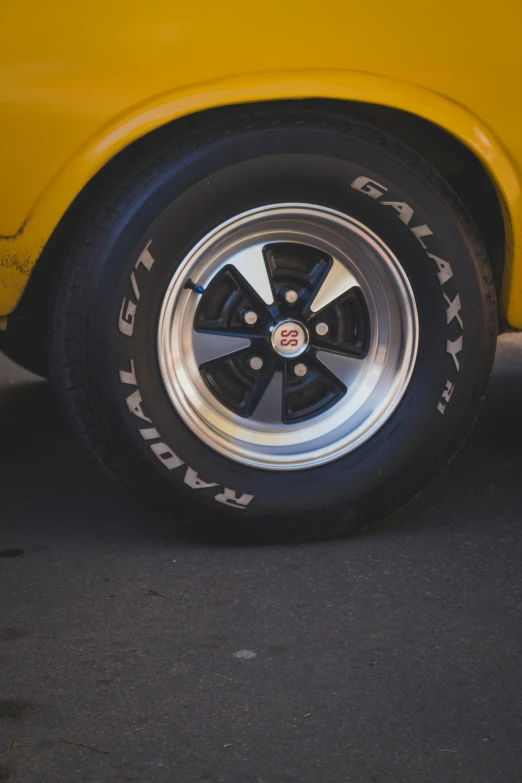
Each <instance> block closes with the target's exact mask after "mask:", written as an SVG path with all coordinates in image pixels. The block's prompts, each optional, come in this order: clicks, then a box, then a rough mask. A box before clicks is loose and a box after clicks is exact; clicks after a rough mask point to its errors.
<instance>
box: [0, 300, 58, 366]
mask: <svg viewBox="0 0 522 783" xmlns="http://www.w3.org/2000/svg"><path fill="white" fill-rule="evenodd" d="M45 334H46V331H45V329H42V328H41V326H40V327H39V328H36V329H35V323H34V320H33V318H32V317H31V316H30V315H27V314H26V310H25V308H22V307H21V306H19V307H18V308H17V309H16V310H15V311H14V313H12V314H11V315H10V316H9V320H8V325H7V331H5V332H0V351H2V352H3V353H5V355H6V356H8V357H9V358H10V359H12V361H13V362H16V363H17V364H19V365H20V367H23V368H24V370H27V371H28V372H31V373H34V374H35V375H40V376H41V377H42V378H48V377H49V375H48V368H47V361H46V352H45V348H46V346H45ZM47 334H48V330H47Z"/></svg>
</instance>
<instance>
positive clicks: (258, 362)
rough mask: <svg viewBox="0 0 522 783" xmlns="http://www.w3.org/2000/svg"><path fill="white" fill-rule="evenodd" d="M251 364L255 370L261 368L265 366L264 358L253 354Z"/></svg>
mask: <svg viewBox="0 0 522 783" xmlns="http://www.w3.org/2000/svg"><path fill="white" fill-rule="evenodd" d="M249 364H250V367H251V368H252V369H253V370H260V369H261V367H262V366H263V360H262V358H261V357H260V356H252V358H251V359H250V362H249Z"/></svg>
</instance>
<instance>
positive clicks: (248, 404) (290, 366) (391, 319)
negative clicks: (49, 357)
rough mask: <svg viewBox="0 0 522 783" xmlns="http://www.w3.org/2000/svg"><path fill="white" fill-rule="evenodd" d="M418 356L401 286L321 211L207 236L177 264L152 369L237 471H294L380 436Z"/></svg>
mask: <svg viewBox="0 0 522 783" xmlns="http://www.w3.org/2000/svg"><path fill="white" fill-rule="evenodd" d="M417 342H418V321H417V310H416V306H415V301H414V297H413V293H412V290H411V287H410V285H409V282H408V280H407V278H406V276H405V274H404V272H403V270H402V267H401V265H400V263H399V261H398V260H397V258H395V256H394V255H393V254H392V252H391V251H390V249H389V248H388V247H386V245H385V244H384V243H383V242H382V241H381V240H380V239H379V238H378V237H377V236H376V235H375V234H374V233H373V232H372V231H370V230H369V229H368V228H367V227H365V226H363V225H362V224H361V223H359V222H357V221H356V220H353V219H352V218H350V217H349V216H347V215H343V214H341V213H339V212H336V211H334V210H331V209H327V208H325V207H320V206H315V205H309V204H274V205H270V206H266V207H261V208H258V209H255V210H251V211H249V212H246V213H243V214H241V215H238V216H237V217H235V218H233V219H232V220H229V221H227V222H226V223H223V224H222V225H220V226H218V227H217V228H216V229H215V230H213V231H212V232H210V233H209V234H208V235H207V236H206V237H204V239H202V240H201V242H199V243H198V245H197V246H196V247H194V248H193V250H192V251H191V252H190V253H189V254H188V255H187V256H186V257H185V258H184V259H183V261H182V262H181V264H180V265H179V266H178V268H177V269H176V272H175V274H174V276H173V278H172V280H171V283H170V285H169V287H168V290H167V293H166V295H165V298H164V301H163V305H162V308H161V314H160V321H159V330H158V356H159V362H160V367H161V373H162V377H163V381H164V384H165V387H166V389H167V392H168V394H169V397H170V399H171V401H172V403H173V405H174V407H175V409H176V410H177V411H178V413H179V414H180V415H181V417H182V418H183V420H184V421H185V423H186V424H187V426H188V427H189V428H190V429H191V430H192V431H193V432H194V433H195V434H196V435H197V436H198V437H199V438H200V439H201V440H202V441H204V442H205V443H206V444H208V445H209V446H211V447H212V448H213V449H215V450H216V451H217V452H219V453H220V454H222V455H223V456H225V457H228V458H229V459H232V460H235V461H237V462H241V463H244V464H247V465H252V466H256V467H259V468H265V469H274V470H296V469H300V468H307V467H312V466H315V465H320V464H323V463H326V462H329V461H331V460H334V459H337V458H338V457H340V456H342V455H343V454H346V453H347V452H349V451H351V450H353V449H355V448H357V447H358V446H360V445H361V444H362V443H364V442H365V441H366V440H367V439H368V438H370V437H371V436H372V435H373V434H374V433H375V432H376V431H377V430H378V429H379V428H380V427H381V426H382V425H383V423H384V422H385V421H386V420H387V419H388V418H389V416H390V415H391V414H392V412H393V411H394V409H395V408H396V406H397V405H398V403H399V401H400V399H401V397H402V395H403V394H404V392H405V390H406V388H407V385H408V382H409V380H410V377H411V373H412V371H413V367H414V364H415V358H416V353H417Z"/></svg>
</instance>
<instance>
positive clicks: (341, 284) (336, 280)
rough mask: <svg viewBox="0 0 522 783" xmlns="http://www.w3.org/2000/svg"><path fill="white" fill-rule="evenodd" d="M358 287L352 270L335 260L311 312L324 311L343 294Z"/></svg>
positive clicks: (312, 304) (311, 307) (312, 305)
mask: <svg viewBox="0 0 522 783" xmlns="http://www.w3.org/2000/svg"><path fill="white" fill-rule="evenodd" d="M357 285H358V283H357V280H356V279H355V277H354V276H353V275H352V273H351V272H350V270H349V269H347V268H346V267H345V266H344V264H341V262H340V261H337V259H335V258H334V259H333V263H332V266H331V268H330V271H329V272H328V274H327V276H326V279H325V281H324V283H323V284H322V286H321V287H320V289H319V291H318V292H317V294H316V296H315V298H314V300H313V302H312V303H311V305H310V309H311V311H312V312H313V313H317V312H319V311H320V310H323V309H324V308H325V307H327V306H328V305H329V304H331V303H332V302H333V301H334V300H335V299H338V298H339V297H340V296H342V294H345V293H346V292H347V291H349V290H350V289H351V288H354V287H355V286H357Z"/></svg>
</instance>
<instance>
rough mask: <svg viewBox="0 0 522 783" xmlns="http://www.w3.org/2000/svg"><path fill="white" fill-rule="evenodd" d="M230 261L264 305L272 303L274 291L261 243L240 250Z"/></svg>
mask: <svg viewBox="0 0 522 783" xmlns="http://www.w3.org/2000/svg"><path fill="white" fill-rule="evenodd" d="M230 263H231V264H233V265H234V266H235V268H236V269H237V271H238V272H239V274H240V275H242V277H244V279H245V280H246V281H247V283H248V284H249V285H250V286H251V287H252V288H253V290H254V291H255V292H256V293H257V295H258V296H259V297H260V298H261V299H262V300H263V302H264V303H265V304H266V305H268V306H270V305H272V304H273V303H274V292H273V290H272V283H271V281H270V277H269V274H268V270H267V268H266V263H265V258H264V255H263V245H254V246H252V247H248V248H245V250H241V251H240V252H239V253H236V254H235V255H234V256H232V258H231V259H230Z"/></svg>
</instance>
